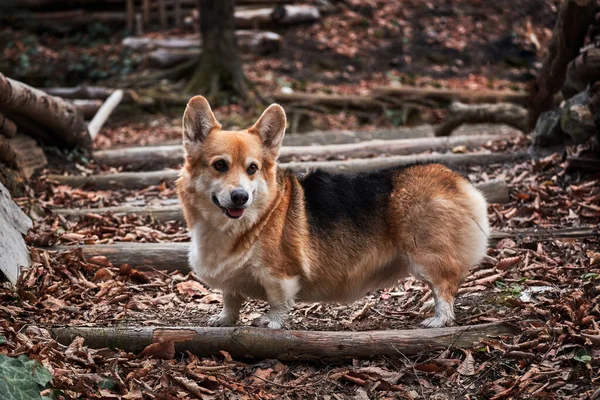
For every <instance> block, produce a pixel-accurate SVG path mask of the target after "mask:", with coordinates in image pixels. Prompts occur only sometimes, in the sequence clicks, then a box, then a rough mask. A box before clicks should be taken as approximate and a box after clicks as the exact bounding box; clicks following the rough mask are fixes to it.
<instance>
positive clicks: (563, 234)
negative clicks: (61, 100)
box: [46, 226, 600, 272]
mask: <svg viewBox="0 0 600 400" xmlns="http://www.w3.org/2000/svg"><path fill="white" fill-rule="evenodd" d="M599 234H600V228H599V227H598V226H593V227H580V228H567V229H541V228H540V229H522V230H514V231H510V232H501V231H492V233H491V234H490V239H489V245H490V246H495V245H496V243H498V242H499V241H500V240H502V239H521V240H538V241H547V240H557V239H563V240H566V239H574V240H581V239H586V238H596V237H598V235H599ZM78 248H80V249H81V250H82V251H83V255H84V256H85V258H86V259H87V258H90V257H95V256H105V257H106V258H108V259H109V260H110V262H111V263H112V264H113V265H115V266H120V265H123V264H129V265H131V266H132V267H136V268H139V269H145V268H151V267H153V268H159V269H163V270H166V271H181V272H188V271H189V265H188V252H189V243H116V244H102V245H81V246H79V245H77V246H55V247H50V248H46V250H51V251H67V250H73V249H78Z"/></svg>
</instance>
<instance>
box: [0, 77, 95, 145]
mask: <svg viewBox="0 0 600 400" xmlns="http://www.w3.org/2000/svg"><path fill="white" fill-rule="evenodd" d="M0 109H1V110H2V113H3V114H4V115H5V116H6V117H8V118H10V119H11V120H13V121H14V122H16V123H17V125H20V123H19V122H20V121H26V122H28V123H29V124H30V125H31V124H32V123H35V124H36V125H37V127H38V128H35V129H33V131H31V132H28V133H30V134H32V135H36V136H37V135H39V134H40V133H41V135H42V137H41V139H49V138H50V139H51V140H52V142H53V144H57V145H61V146H65V147H76V146H80V147H83V148H90V147H91V140H90V135H89V134H88V131H87V128H86V125H85V121H84V120H83V117H82V116H81V114H80V113H79V112H78V111H77V109H76V108H75V106H74V105H73V104H72V103H70V102H68V101H65V100H63V99H61V98H58V97H54V96H49V95H48V94H46V93H44V92H42V91H41V90H38V89H35V88H32V87H31V86H28V85H26V84H24V83H22V82H19V81H15V80H12V79H10V78H7V77H5V76H4V75H2V74H1V73H0Z"/></svg>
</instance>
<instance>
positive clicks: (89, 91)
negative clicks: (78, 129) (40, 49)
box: [41, 85, 135, 102]
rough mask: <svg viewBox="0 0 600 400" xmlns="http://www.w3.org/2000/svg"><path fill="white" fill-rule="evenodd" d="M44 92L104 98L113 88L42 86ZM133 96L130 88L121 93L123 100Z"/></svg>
mask: <svg viewBox="0 0 600 400" xmlns="http://www.w3.org/2000/svg"><path fill="white" fill-rule="evenodd" d="M41 90H43V91H44V92H46V93H48V94H50V95H52V96H57V97H62V98H63V99H87V100H106V99H108V96H110V95H111V94H112V92H114V91H115V89H112V88H107V87H101V86H86V85H80V86H75V87H53V88H43V89H41ZM134 97H135V94H134V92H133V91H132V90H125V91H124V93H123V100H124V101H127V102H129V101H131V100H132V99H133V98H134Z"/></svg>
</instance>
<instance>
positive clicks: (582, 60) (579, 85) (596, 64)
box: [561, 43, 600, 99]
mask: <svg viewBox="0 0 600 400" xmlns="http://www.w3.org/2000/svg"><path fill="white" fill-rule="evenodd" d="M597 45H600V43H597ZM599 80H600V48H599V47H592V48H589V49H586V50H584V51H583V52H582V53H581V54H579V55H578V56H577V57H576V58H575V59H574V60H572V61H571V62H570V63H569V65H568V67H567V72H566V77H565V82H564V84H563V86H562V89H561V91H562V94H563V97H564V98H565V99H569V98H571V97H573V96H575V95H576V94H577V93H580V92H583V91H584V90H586V89H587V87H588V85H589V84H591V83H594V82H596V81H599Z"/></svg>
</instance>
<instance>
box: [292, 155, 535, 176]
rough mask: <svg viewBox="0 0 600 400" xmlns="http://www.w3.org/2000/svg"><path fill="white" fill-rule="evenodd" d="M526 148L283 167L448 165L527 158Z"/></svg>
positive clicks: (367, 168) (334, 169) (334, 168)
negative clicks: (514, 151) (504, 151)
mask: <svg viewBox="0 0 600 400" xmlns="http://www.w3.org/2000/svg"><path fill="white" fill-rule="evenodd" d="M527 157H528V154H527V153H526V152H522V153H515V154H505V153H467V154H418V155H408V156H391V157H377V158H367V159H364V158H360V159H355V160H346V161H308V162H289V163H286V164H282V165H281V166H282V167H285V168H288V169H291V170H293V171H296V172H307V171H309V170H311V169H321V170H324V171H328V172H363V171H373V170H377V169H382V168H392V167H398V166H407V165H412V164H419V163H440V164H444V165H447V166H451V167H458V166H461V165H469V164H473V165H490V164H498V163H508V162H515V161H518V160H522V159H524V158H527Z"/></svg>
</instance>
